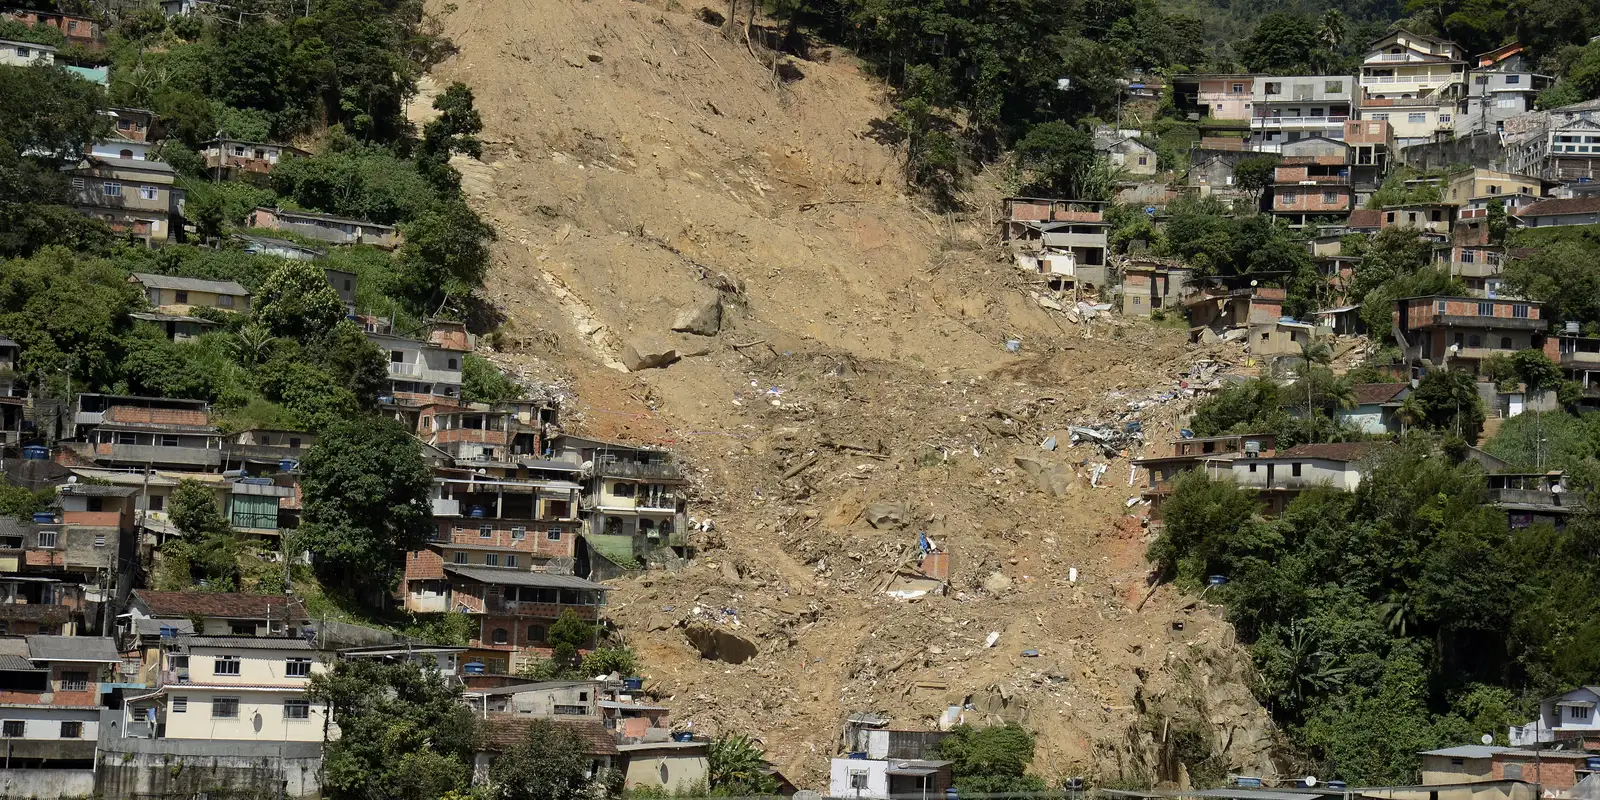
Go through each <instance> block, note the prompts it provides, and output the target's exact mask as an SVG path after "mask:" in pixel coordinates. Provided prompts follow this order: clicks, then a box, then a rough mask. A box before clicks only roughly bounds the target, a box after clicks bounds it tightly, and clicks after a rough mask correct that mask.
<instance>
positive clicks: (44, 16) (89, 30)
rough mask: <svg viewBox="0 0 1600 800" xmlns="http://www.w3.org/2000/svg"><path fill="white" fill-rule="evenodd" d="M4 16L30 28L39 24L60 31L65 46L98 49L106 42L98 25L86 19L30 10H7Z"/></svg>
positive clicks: (53, 12)
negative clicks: (71, 45)
mask: <svg viewBox="0 0 1600 800" xmlns="http://www.w3.org/2000/svg"><path fill="white" fill-rule="evenodd" d="M5 15H6V17H8V18H10V19H13V20H15V21H17V22H20V23H22V24H24V25H27V26H28V27H30V28H31V27H33V26H35V25H38V24H40V23H44V24H45V25H49V26H50V27H52V28H55V29H56V30H58V31H61V35H62V36H65V37H66V38H67V44H81V45H85V46H88V47H98V46H100V45H103V44H105V41H106V39H105V34H104V32H103V31H101V29H100V23H98V22H96V21H94V20H93V19H90V18H88V17H79V16H75V15H72V14H62V13H59V12H55V11H41V10H38V9H32V8H9V9H6V11H5Z"/></svg>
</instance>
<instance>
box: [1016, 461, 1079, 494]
mask: <svg viewBox="0 0 1600 800" xmlns="http://www.w3.org/2000/svg"><path fill="white" fill-rule="evenodd" d="M1012 462H1013V463H1015V464H1016V465H1017V466H1018V467H1021V468H1022V471H1023V472H1026V473H1028V477H1030V478H1033V482H1034V484H1035V485H1037V486H1038V487H1039V491H1041V492H1044V493H1045V494H1047V495H1049V496H1051V497H1066V496H1067V495H1068V494H1070V493H1071V492H1072V482H1073V480H1074V479H1075V478H1076V477H1077V476H1076V474H1075V473H1074V472H1073V471H1072V470H1071V469H1070V468H1068V467H1067V466H1065V465H1062V464H1055V463H1052V462H1049V461H1046V460H1044V459H1042V458H1039V457H1036V456H1016V457H1015V458H1013V459H1012Z"/></svg>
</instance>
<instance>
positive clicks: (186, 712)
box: [122, 634, 338, 742]
mask: <svg viewBox="0 0 1600 800" xmlns="http://www.w3.org/2000/svg"><path fill="white" fill-rule="evenodd" d="M159 641H160V644H159V646H158V648H157V649H156V656H157V658H158V659H159V661H158V665H157V668H156V669H155V670H154V674H155V677H156V682H155V683H154V684H153V687H147V688H153V689H154V691H150V692H145V693H141V694H137V695H133V696H130V697H128V698H127V700H126V702H125V704H124V706H123V717H122V726H123V731H124V735H125V736H141V737H145V738H155V739H199V740H205V741H258V742H321V741H325V740H326V739H330V738H337V735H338V729H337V728H336V727H334V722H333V720H332V719H331V718H330V717H329V714H328V707H327V704H326V703H324V702H322V701H319V700H314V699H311V698H309V697H307V696H306V689H307V687H308V686H309V685H310V682H311V676H312V675H316V674H320V673H322V672H325V671H326V670H327V666H326V665H325V664H324V663H323V661H322V660H321V659H320V658H319V656H318V653H317V652H316V650H314V649H313V648H312V645H311V642H309V641H307V640H306V639H304V638H302V637H299V636H254V635H242V636H235V635H210V634H203V635H202V634H196V635H190V636H174V637H171V638H162V639H160V640H159Z"/></svg>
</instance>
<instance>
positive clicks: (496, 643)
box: [406, 546, 610, 675]
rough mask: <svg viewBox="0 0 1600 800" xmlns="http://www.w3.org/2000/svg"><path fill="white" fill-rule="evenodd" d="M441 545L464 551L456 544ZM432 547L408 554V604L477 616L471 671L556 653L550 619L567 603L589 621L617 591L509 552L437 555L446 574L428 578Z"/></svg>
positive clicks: (498, 669) (502, 670)
mask: <svg viewBox="0 0 1600 800" xmlns="http://www.w3.org/2000/svg"><path fill="white" fill-rule="evenodd" d="M440 549H441V550H444V551H446V552H452V551H453V552H462V550H461V549H458V548H454V547H450V546H444V547H441V548H440ZM428 552H431V551H420V552H418V553H412V554H410V556H408V557H407V565H406V569H407V576H408V577H407V580H406V589H407V594H406V609H407V610H408V611H411V612H413V613H424V614H426V613H442V612H446V611H453V612H458V613H464V614H468V615H470V616H472V617H473V618H474V623H475V624H474V625H473V630H472V634H471V639H470V641H469V642H468V649H467V652H466V654H465V655H464V656H463V658H464V659H466V661H465V662H464V664H465V666H464V669H465V670H466V671H467V672H474V671H477V672H488V673H490V674H496V675H505V674H510V673H511V672H514V671H515V670H516V669H517V667H519V666H520V665H521V664H522V663H523V662H524V661H527V660H531V659H536V658H543V657H548V656H549V655H550V653H551V652H552V651H551V649H550V645H549V630H550V626H551V625H552V624H554V623H555V621H556V620H558V619H560V618H561V615H562V614H563V613H565V612H567V611H571V612H573V613H574V614H576V615H577V617H578V618H579V619H582V620H584V621H586V622H590V623H593V622H595V621H597V620H599V618H600V608H601V607H603V606H604V605H605V598H606V592H609V591H610V588H609V587H607V586H606V585H605V584H602V583H595V582H593V581H588V580H585V579H583V578H579V577H577V576H575V575H565V574H558V573H555V572H548V571H546V572H536V571H533V570H531V569H529V568H526V567H524V566H521V563H520V562H519V563H518V565H517V566H511V567H508V566H505V563H504V559H501V562H500V565H499V566H495V565H492V564H482V563H481V562H480V563H479V564H458V563H455V562H454V561H451V562H447V563H437V562H433V563H435V564H436V565H437V567H438V569H439V570H440V572H441V573H442V575H443V577H442V578H438V579H432V578H425V577H422V576H424V575H426V574H427V572H428V571H429V569H428V563H427V562H431V561H432V557H431V556H428V555H427V553H428ZM466 552H469V553H470V552H471V551H466ZM415 562H421V563H415ZM590 646H592V644H591V645H590ZM474 664H476V665H477V666H476V667H474V666H473V665H474Z"/></svg>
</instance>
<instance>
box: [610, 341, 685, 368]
mask: <svg viewBox="0 0 1600 800" xmlns="http://www.w3.org/2000/svg"><path fill="white" fill-rule="evenodd" d="M681 357H682V356H681V355H680V354H679V353H678V350H677V348H675V347H673V346H671V345H668V344H665V343H662V342H653V341H648V340H634V341H630V342H628V343H627V345H625V346H624V347H623V348H622V357H621V359H622V365H623V366H624V367H627V368H628V371H629V372H639V371H641V370H647V369H656V368H658V367H665V366H667V365H669V364H671V363H673V362H675V361H677V360H678V359H679V358H681Z"/></svg>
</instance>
